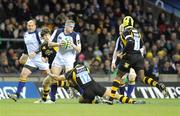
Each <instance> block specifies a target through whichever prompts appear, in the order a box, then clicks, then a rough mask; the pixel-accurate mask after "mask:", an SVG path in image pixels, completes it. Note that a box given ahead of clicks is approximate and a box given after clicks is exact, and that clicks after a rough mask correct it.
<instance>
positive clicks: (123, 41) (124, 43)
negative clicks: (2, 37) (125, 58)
mask: <svg viewBox="0 0 180 116" xmlns="http://www.w3.org/2000/svg"><path fill="white" fill-rule="evenodd" d="M121 41H122V43H123V45H124V46H126V43H127V41H126V39H125V37H124V35H121Z"/></svg>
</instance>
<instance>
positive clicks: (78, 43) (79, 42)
mask: <svg viewBox="0 0 180 116" xmlns="http://www.w3.org/2000/svg"><path fill="white" fill-rule="evenodd" d="M76 44H77V46H79V47H81V40H80V35H79V34H77V35H76Z"/></svg>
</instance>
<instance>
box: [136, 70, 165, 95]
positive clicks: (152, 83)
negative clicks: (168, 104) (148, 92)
mask: <svg viewBox="0 0 180 116" xmlns="http://www.w3.org/2000/svg"><path fill="white" fill-rule="evenodd" d="M138 76H140V79H141V81H142V82H143V83H144V84H147V85H150V86H153V87H157V88H158V89H159V90H160V91H161V92H162V93H163V95H164V96H165V97H167V96H168V93H167V90H166V86H165V85H164V84H163V83H158V82H157V81H155V80H153V79H152V78H149V77H145V75H144V70H139V71H138Z"/></svg>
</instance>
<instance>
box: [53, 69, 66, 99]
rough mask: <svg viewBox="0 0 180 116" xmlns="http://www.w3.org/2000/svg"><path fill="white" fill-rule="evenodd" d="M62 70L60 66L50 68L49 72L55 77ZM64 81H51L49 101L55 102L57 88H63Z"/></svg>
mask: <svg viewBox="0 0 180 116" xmlns="http://www.w3.org/2000/svg"><path fill="white" fill-rule="evenodd" d="M62 69H63V67H62V66H59V67H55V66H53V67H52V68H51V71H52V73H53V74H56V75H59V74H60V73H61V72H62ZM64 84H65V83H64V81H56V80H53V81H52V84H51V92H50V97H51V101H54V102H55V101H56V96H55V95H56V93H57V87H58V86H64Z"/></svg>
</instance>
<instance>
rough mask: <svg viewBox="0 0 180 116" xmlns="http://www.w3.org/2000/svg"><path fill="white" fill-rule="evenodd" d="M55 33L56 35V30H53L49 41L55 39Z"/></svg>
mask: <svg viewBox="0 0 180 116" xmlns="http://www.w3.org/2000/svg"><path fill="white" fill-rule="evenodd" d="M56 33H57V29H56V30H54V32H53V34H52V35H51V38H50V41H53V40H54V39H55V35H56Z"/></svg>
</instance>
